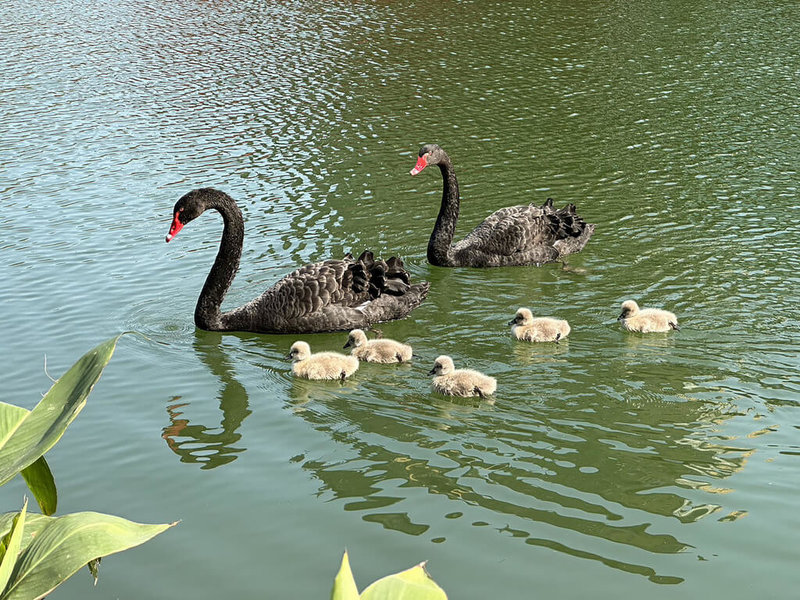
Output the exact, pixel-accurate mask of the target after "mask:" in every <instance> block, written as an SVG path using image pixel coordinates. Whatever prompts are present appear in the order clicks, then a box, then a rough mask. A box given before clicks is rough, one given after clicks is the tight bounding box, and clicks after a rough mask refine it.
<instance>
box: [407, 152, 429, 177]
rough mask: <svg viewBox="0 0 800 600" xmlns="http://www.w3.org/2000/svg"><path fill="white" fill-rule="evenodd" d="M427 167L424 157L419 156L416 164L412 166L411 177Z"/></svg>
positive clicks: (426, 160)
mask: <svg viewBox="0 0 800 600" xmlns="http://www.w3.org/2000/svg"><path fill="white" fill-rule="evenodd" d="M427 166H428V159H427V158H425V156H424V155H423V156H420V157H419V158H418V159H417V164H415V165H414V168H413V169H411V174H412V175H416V174H417V173H419V172H420V171H422V169H424V168H425V167H427Z"/></svg>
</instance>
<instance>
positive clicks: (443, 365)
mask: <svg viewBox="0 0 800 600" xmlns="http://www.w3.org/2000/svg"><path fill="white" fill-rule="evenodd" d="M455 370H456V367H455V365H454V364H453V359H452V358H450V357H449V356H445V355H442V356H440V357H439V358H437V359H436V360H435V361H433V369H431V372H430V373H428V375H447V374H449V373H452V372H453V371H455Z"/></svg>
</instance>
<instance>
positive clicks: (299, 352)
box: [286, 342, 311, 362]
mask: <svg viewBox="0 0 800 600" xmlns="http://www.w3.org/2000/svg"><path fill="white" fill-rule="evenodd" d="M309 356H311V346H309V345H308V344H307V343H306V342H295V343H294V344H292V347H291V349H290V350H289V355H288V356H287V357H286V358H288V359H290V360H292V362H297V361H298V360H305V359H307V358H308V357H309Z"/></svg>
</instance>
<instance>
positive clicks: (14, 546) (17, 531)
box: [0, 498, 28, 594]
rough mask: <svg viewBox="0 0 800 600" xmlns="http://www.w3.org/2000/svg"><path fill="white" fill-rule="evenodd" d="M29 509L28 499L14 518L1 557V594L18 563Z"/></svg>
mask: <svg viewBox="0 0 800 600" xmlns="http://www.w3.org/2000/svg"><path fill="white" fill-rule="evenodd" d="M27 511H28V499H27V498H26V499H25V502H24V503H23V504H22V510H21V511H20V513H19V514H18V515H17V516H16V518H15V519H14V521H13V523H12V526H11V531H10V532H9V534H8V536H7V537H8V539H6V540H4V542H5V544H4V545H5V552H4V553H3V555H2V557H0V594H2V593H3V590H4V589H5V587H6V585H7V584H8V580H9V579H11V572H12V571H13V570H14V565H15V564H16V563H17V556H19V552H20V546H21V545H22V532H23V531H24V530H25V513H26V512H27Z"/></svg>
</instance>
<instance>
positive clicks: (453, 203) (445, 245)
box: [428, 156, 461, 267]
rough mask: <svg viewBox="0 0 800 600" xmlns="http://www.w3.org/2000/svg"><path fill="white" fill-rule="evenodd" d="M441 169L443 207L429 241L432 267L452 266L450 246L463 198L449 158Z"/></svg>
mask: <svg viewBox="0 0 800 600" xmlns="http://www.w3.org/2000/svg"><path fill="white" fill-rule="evenodd" d="M439 169H440V170H441V171H442V183H443V185H442V205H441V207H440V208H439V216H438V217H437V218H436V225H434V227H433V233H431V239H430V240H429V241H428V262H429V263H431V264H432V265H438V266H440V267H447V266H450V265H451V264H452V257H451V256H450V246H451V245H452V243H453V236H454V235H455V233H456V223H457V222H458V209H459V205H460V202H461V198H460V197H459V195H458V180H457V179H456V173H455V171H454V170H453V165H452V164H451V163H450V158H449V157H447V156H445V159H444V160H442V161H441V162H440V163H439Z"/></svg>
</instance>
